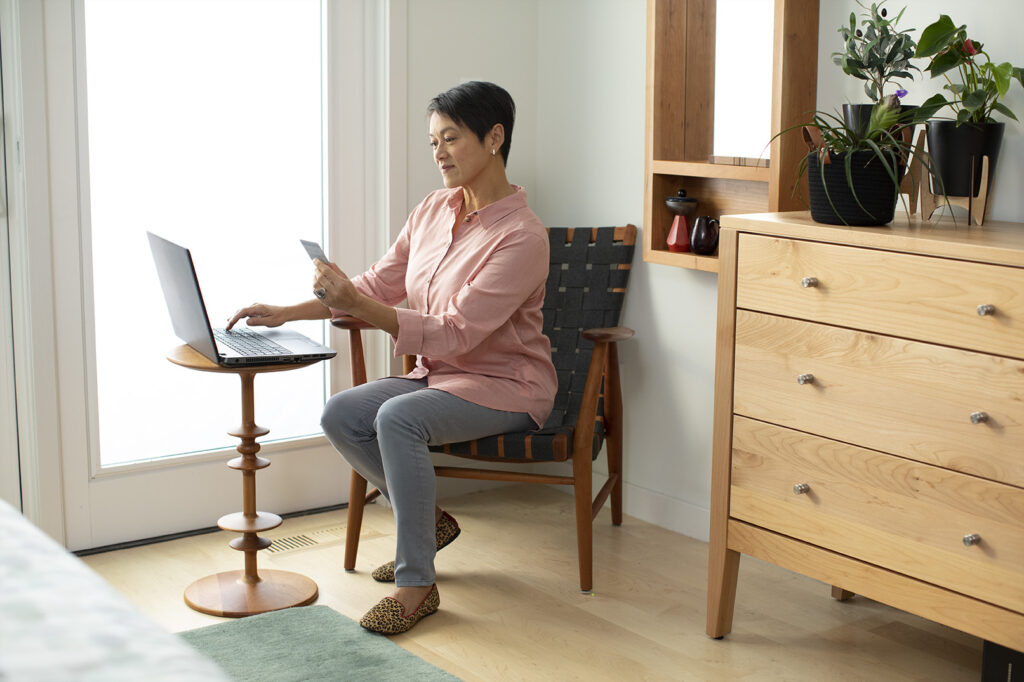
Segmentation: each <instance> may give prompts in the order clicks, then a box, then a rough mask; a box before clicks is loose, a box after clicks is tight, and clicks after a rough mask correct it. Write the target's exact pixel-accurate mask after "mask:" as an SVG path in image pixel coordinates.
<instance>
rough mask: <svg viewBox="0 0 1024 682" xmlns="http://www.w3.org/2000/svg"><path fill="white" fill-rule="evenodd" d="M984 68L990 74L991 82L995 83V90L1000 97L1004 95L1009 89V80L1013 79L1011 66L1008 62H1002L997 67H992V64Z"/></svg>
mask: <svg viewBox="0 0 1024 682" xmlns="http://www.w3.org/2000/svg"><path fill="white" fill-rule="evenodd" d="M985 66H987V67H988V69H987V70H988V71H990V72H991V73H992V80H994V81H995V82H996V90H997V91H998V92H999V94H1000V96H1002V95H1005V94H1006V92H1007V91H1008V90H1009V89H1010V79H1011V78H1013V65H1012V64H1010V62H1003V63H1002V64H1000V65H998V66H992V64H986V65H985Z"/></svg>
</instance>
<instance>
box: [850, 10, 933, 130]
mask: <svg viewBox="0 0 1024 682" xmlns="http://www.w3.org/2000/svg"><path fill="white" fill-rule="evenodd" d="M857 4H859V5H860V6H861V7H862V8H863V9H864V13H863V14H862V15H861V22H860V25H861V27H860V28H858V27H857V16H856V14H855V13H853V12H850V23H849V25H843V26H840V27H839V33H840V35H842V37H843V48H844V49H843V51H842V52H834V53H832V61H833V62H834V63H835V64H836V65H838V66H840V67H841V68H842V69H843V72H844V73H846V74H848V75H850V76H853V77H854V78H859V79H860V80H863V81H864V92H865V94H867V96H868V98H869V99H870V100H871V102H872V104H844V105H843V117H844V118H845V122H846V125H847V126H848V127H850V128H854V129H857V130H858V131H860V133H861V134H864V133H865V132H866V129H865V127H866V126H867V124H868V121H869V119H870V117H871V111H872V108H873V106H874V104H877V103H878V102H879V101H881V100H882V99H883V98H884V97H885V96H886V93H885V89H886V86H887V85H888V84H889V82H890V81H892V80H894V79H897V78H907V79H913V78H914V75H913V74H912V73H911V72H910V70H911V69H913V70H915V71H917V72H918V73H920V71H921V70H920V69H919V68H917V67H916V66H914V65H913V64H911V63H910V59H911V58H912V57H913V56H914V53H915V51H916V49H917V44H916V43H915V42H914V39H913V38H912V37H911V36H910V32H911V31H912V30H913V29H907V30H905V31H904V30H899V29H897V27H896V25H897V24H898V23H899V21H900V18H902V17H903V12H904V11H905V10H906V7H904V8H903V9H901V10H900V11H899V13H898V14H897V15H896V17H895V18H894V19H891V20H890V19H889V18H888V10H886V8H884V7H882V5H884V4H885V2H884V0H883V2H880V3H871V6H870V7H868V6H866V5H863V4H861V3H859V2H858V3H857ZM895 94H896V95H897V96H898V97H905V96H906V94H907V91H906V90H904V89H903V88H902V87H900V88H899V89H898V90H896V92H895Z"/></svg>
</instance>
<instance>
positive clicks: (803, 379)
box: [796, 374, 814, 386]
mask: <svg viewBox="0 0 1024 682" xmlns="http://www.w3.org/2000/svg"><path fill="white" fill-rule="evenodd" d="M796 383H798V384H800V385H801V386H802V385H803V384H813V383H814V375H813V374H801V375H799V376H798V377H797V378H796Z"/></svg>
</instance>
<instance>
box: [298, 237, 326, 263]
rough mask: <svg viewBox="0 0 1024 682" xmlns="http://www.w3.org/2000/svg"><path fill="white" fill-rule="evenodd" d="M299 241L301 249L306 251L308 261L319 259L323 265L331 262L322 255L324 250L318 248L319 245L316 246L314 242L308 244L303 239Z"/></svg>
mask: <svg viewBox="0 0 1024 682" xmlns="http://www.w3.org/2000/svg"><path fill="white" fill-rule="evenodd" d="M299 241H300V242H302V246H303V248H305V249H306V253H308V254H309V259H310V260H313V259H315V258H319V259H320V261H321V262H323V263H330V262H331V261H330V260H328V259H327V256H326V255H324V250H323V249H322V248H320V245H319V244H317V243H316V242H308V241H306V240H305V239H300V240H299Z"/></svg>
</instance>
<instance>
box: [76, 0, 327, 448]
mask: <svg viewBox="0 0 1024 682" xmlns="http://www.w3.org/2000/svg"><path fill="white" fill-rule="evenodd" d="M322 12H323V8H322V6H321V2H320V1H319V0H85V4H84V16H85V36H86V40H85V69H86V72H85V82H86V96H87V106H86V111H87V130H88V179H87V181H86V182H84V183H83V184H84V187H85V188H87V190H86V193H87V195H88V196H87V197H86V198H85V201H86V205H87V206H88V207H89V210H88V213H87V214H88V216H89V225H88V226H87V229H86V230H85V231H84V233H85V234H86V235H87V238H89V239H91V272H92V297H91V298H92V301H93V305H94V311H93V312H94V335H95V353H96V377H97V379H96V382H97V394H98V413H99V431H100V433H99V443H100V458H101V463H102V465H103V466H111V465H117V464H123V463H127V462H132V461H137V460H145V459H154V458H160V457H168V456H174V455H181V454H185V453H193V452H200V451H206V450H212V449H218V448H223V447H233V446H234V445H235V444H236V443H237V439H234V438H232V437H230V436H228V435H227V434H226V433H225V425H226V423H227V424H230V422H229V421H228V422H226V421H225V413H229V414H238V410H239V406H238V390H239V389H238V385H237V383H238V382H237V380H229V378H227V377H224V376H218V375H212V374H206V373H201V372H192V371H188V370H185V369H182V368H180V367H177V366H175V365H172V364H171V363H169V362H168V361H167V360H166V359H165V351H166V350H169V349H170V348H171V347H173V346H174V345H176V344H177V343H179V342H178V341H177V339H176V338H175V337H174V335H173V332H172V330H171V325H170V320H169V317H168V315H167V309H166V306H165V304H164V299H163V295H162V293H161V290H160V286H159V283H158V281H157V277H156V272H155V270H154V267H153V261H152V257H151V255H150V252H149V246H148V243H147V241H146V231H147V230H149V231H152V232H154V233H156V234H158V235H160V236H162V237H165V238H167V239H170V240H171V241H174V242H176V243H178V244H180V245H182V246H185V247H188V248H189V249H191V251H192V257H193V260H194V262H195V266H196V272H197V275H198V277H199V281H200V284H201V286H202V289H203V295H204V298H205V301H206V307H207V312H208V315H209V317H210V320H211V322H212V324H213V325H214V326H215V327H218V326H223V323H224V321H225V320H226V318H227V317H228V316H229V315H230V314H231V313H232V312H234V310H236V309H237V308H239V307H241V306H243V305H247V304H249V303H251V302H252V301H256V300H258V301H262V302H266V303H277V304H287V303H293V302H296V301H298V300H303V299H305V298H308V297H309V295H310V289H311V278H312V269H311V266H310V264H309V259H308V258H307V257H306V255H305V253H304V252H303V250H302V248H301V246H300V244H299V241H298V240H299V238H300V237H301V238H305V239H313V240H316V241H319V242H321V243H323V242H324V241H325V236H326V230H325V225H326V224H327V220H326V208H325V207H326V201H325V198H324V185H325V183H324V157H325V150H326V147H327V145H326V133H325V127H324V125H323V110H324V104H323V103H324V97H323V95H322V93H323V89H324V80H325V79H324V55H323V52H324V48H323V45H324V40H323V38H322V35H323V25H324V21H323V17H322ZM325 247H326V244H325ZM85 251H86V252H87V253H88V252H89V251H90V249H85ZM87 298H88V297H87ZM295 327H296V329H298V330H299V331H301V332H303V333H305V334H307V335H308V336H310V337H312V338H315V339H320V340H323V339H325V338H326V330H325V325H324V323H323V322H319V321H318V322H307V323H299V324H296V325H295ZM327 390H328V382H327V364H326V363H321V364H319V365H314V366H313V367H308V368H304V369H300V370H295V371H290V372H283V373H278V374H266V375H262V376H260V377H259V379H257V389H256V401H257V402H256V421H257V423H259V422H260V415H261V414H267V413H272V414H273V419H272V424H270V426H271V428H272V433H271V434H270V436H269V439H270V440H276V439H289V438H296V437H302V436H306V435H310V434H316V433H319V432H320V427H319V423H318V418H319V414H320V407H321V406H322V405H323V401H324V400H325V398H326V394H327ZM186 424H187V426H188V428H182V426H183V425H186ZM264 442H265V441H264Z"/></svg>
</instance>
